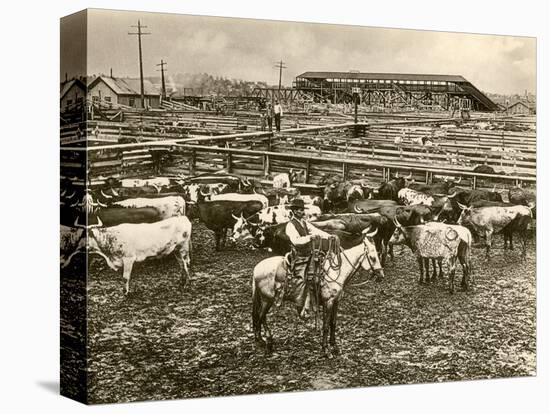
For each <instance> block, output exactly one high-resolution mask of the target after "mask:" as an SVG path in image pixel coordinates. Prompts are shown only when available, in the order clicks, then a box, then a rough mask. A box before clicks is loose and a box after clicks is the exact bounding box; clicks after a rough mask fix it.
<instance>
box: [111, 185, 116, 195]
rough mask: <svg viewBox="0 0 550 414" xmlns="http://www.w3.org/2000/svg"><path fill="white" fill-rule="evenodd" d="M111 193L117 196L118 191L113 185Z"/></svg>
mask: <svg viewBox="0 0 550 414" xmlns="http://www.w3.org/2000/svg"><path fill="white" fill-rule="evenodd" d="M111 193H113V195H114V196H115V197H118V192H117V191H115V189H114V188H113V187H111Z"/></svg>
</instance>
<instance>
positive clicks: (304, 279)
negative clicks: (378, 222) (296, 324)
mask: <svg viewBox="0 0 550 414" xmlns="http://www.w3.org/2000/svg"><path fill="white" fill-rule="evenodd" d="M289 208H290V210H291V211H292V219H291V220H290V221H289V222H288V224H287V225H286V228H285V233H286V235H287V236H288V238H289V239H290V242H291V244H292V256H293V261H294V265H293V275H292V285H293V286H292V288H291V294H292V296H294V297H295V298H296V303H297V305H298V313H299V314H300V317H302V318H303V317H305V314H306V312H307V311H308V310H309V307H310V306H309V303H310V300H311V295H310V292H309V291H310V290H312V288H313V283H311V282H312V281H313V277H314V275H315V270H316V269H315V266H316V263H314V260H313V259H314V257H313V255H312V241H317V242H319V241H320V239H321V238H323V239H330V238H333V237H334V236H332V235H330V234H328V233H325V232H324V231H322V230H319V229H318V228H316V227H315V226H313V225H312V224H310V223H309V222H307V221H306V220H304V215H305V210H304V209H305V206H304V200H302V199H299V198H295V199H293V200H292V201H291V202H290V205H289ZM308 282H309V283H308ZM308 287H309V289H308Z"/></svg>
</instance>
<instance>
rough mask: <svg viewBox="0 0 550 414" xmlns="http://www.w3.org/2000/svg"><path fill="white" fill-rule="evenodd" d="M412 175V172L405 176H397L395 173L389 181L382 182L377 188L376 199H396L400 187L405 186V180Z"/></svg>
mask: <svg viewBox="0 0 550 414" xmlns="http://www.w3.org/2000/svg"><path fill="white" fill-rule="evenodd" d="M411 177H412V173H411V174H409V175H408V176H407V177H399V175H398V174H395V177H394V178H392V179H391V180H390V181H388V182H385V183H382V185H380V187H379V188H378V199H379V200H394V201H398V200H399V199H398V197H397V193H399V190H401V189H402V188H405V187H406V186H407V180H409V179H410V178H411Z"/></svg>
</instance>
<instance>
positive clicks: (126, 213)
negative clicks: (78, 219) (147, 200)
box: [82, 207, 162, 227]
mask: <svg viewBox="0 0 550 414" xmlns="http://www.w3.org/2000/svg"><path fill="white" fill-rule="evenodd" d="M98 217H99V218H100V219H101V222H102V223H103V227H112V226H118V225H119V224H124V223H155V222H157V221H161V220H162V215H161V213H160V212H159V211H158V210H157V209H156V208H154V207H140V208H124V207H106V208H99V209H97V210H96V211H94V212H93V213H92V214H89V215H88V225H93V224H97V223H98V220H97V218H98ZM82 224H83V223H82Z"/></svg>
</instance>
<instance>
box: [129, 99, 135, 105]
mask: <svg viewBox="0 0 550 414" xmlns="http://www.w3.org/2000/svg"><path fill="white" fill-rule="evenodd" d="M135 104H136V99H135V98H130V99H128V105H130V106H135Z"/></svg>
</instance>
